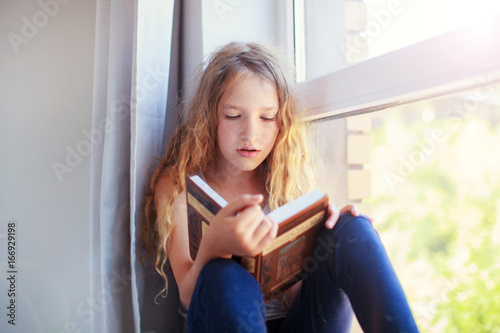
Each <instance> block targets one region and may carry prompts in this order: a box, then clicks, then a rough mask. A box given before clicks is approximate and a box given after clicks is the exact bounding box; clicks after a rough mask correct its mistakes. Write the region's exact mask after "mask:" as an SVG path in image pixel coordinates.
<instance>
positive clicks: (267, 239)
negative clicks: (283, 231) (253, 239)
mask: <svg viewBox="0 0 500 333" xmlns="http://www.w3.org/2000/svg"><path fill="white" fill-rule="evenodd" d="M265 220H267V221H268V222H267V223H270V225H271V229H270V230H268V232H267V233H266V234H265V235H264V237H262V239H261V240H260V241H259V244H257V249H258V252H260V251H262V250H264V249H265V247H266V246H268V245H269V244H271V242H272V241H273V240H274V239H275V238H276V235H277V234H278V223H276V222H274V221H273V220H271V219H270V218H268V217H267V216H266V218H265ZM263 222H264V221H263Z"/></svg>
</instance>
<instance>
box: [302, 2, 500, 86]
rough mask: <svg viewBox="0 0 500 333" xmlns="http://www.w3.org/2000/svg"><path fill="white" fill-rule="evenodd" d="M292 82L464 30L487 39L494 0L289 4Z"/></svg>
mask: <svg viewBox="0 0 500 333" xmlns="http://www.w3.org/2000/svg"><path fill="white" fill-rule="evenodd" d="M294 7H295V8H294V11H295V43H296V44H295V52H296V65H297V81H298V82H303V81H306V80H312V79H314V78H317V77H320V76H323V75H325V74H329V73H332V72H335V71H338V70H340V69H342V68H345V67H347V66H349V65H352V64H355V63H358V62H360V61H363V60H366V59H370V58H373V57H376V56H380V55H383V54H385V53H388V52H391V51H394V50H397V49H400V48H403V47H405V46H409V45H412V44H415V43H418V42H420V41H424V40H426V39H429V38H432V37H435V36H438V35H441V34H443V33H446V32H449V31H451V30H454V29H457V28H459V27H463V26H468V27H470V29H471V30H474V33H476V34H477V33H479V34H491V33H494V31H493V30H492V29H489V28H488V24H487V22H488V19H489V18H494V17H498V16H499V15H500V1H498V0H364V1H352V0H350V1H347V0H346V1H344V0H315V1H305V0H295V6H294Z"/></svg>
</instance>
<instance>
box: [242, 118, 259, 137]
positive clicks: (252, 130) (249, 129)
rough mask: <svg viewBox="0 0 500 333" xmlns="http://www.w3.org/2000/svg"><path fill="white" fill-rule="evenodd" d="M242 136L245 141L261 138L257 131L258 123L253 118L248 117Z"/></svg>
mask: <svg viewBox="0 0 500 333" xmlns="http://www.w3.org/2000/svg"><path fill="white" fill-rule="evenodd" d="M240 138H241V139H242V140H244V141H250V142H252V141H255V140H257V139H258V138H259V134H258V131H257V125H256V124H255V122H254V121H253V120H251V119H247V120H246V121H245V123H244V126H243V129H242V131H241V134H240Z"/></svg>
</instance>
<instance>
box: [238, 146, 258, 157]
mask: <svg viewBox="0 0 500 333" xmlns="http://www.w3.org/2000/svg"><path fill="white" fill-rule="evenodd" d="M236 151H237V152H238V154H240V156H241V157H245V158H252V157H255V156H257V155H258V154H259V151H258V150H257V149H253V148H242V149H237V150H236Z"/></svg>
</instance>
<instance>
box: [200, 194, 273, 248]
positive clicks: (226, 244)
mask: <svg viewBox="0 0 500 333" xmlns="http://www.w3.org/2000/svg"><path fill="white" fill-rule="evenodd" d="M263 199H264V197H263V196H262V195H243V196H241V197H239V198H238V199H236V200H234V201H232V202H230V203H229V204H228V205H227V206H226V207H225V208H223V209H221V210H220V211H219V213H217V214H216V215H215V217H214V219H213V220H212V222H211V223H210V226H209V227H208V228H207V231H206V233H205V236H204V238H207V241H209V242H210V244H211V246H210V248H211V249H212V250H213V251H215V253H214V254H215V255H216V256H220V257H231V255H238V256H254V255H257V254H258V253H260V252H262V250H263V249H264V248H265V247H266V246H267V245H268V244H269V243H270V242H271V241H272V240H273V239H274V238H276V234H277V232H278V224H277V223H275V222H273V221H272V220H271V219H269V218H268V217H267V216H266V215H265V214H264V213H263V212H262V208H261V206H260V203H261V202H262V200H263Z"/></svg>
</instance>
